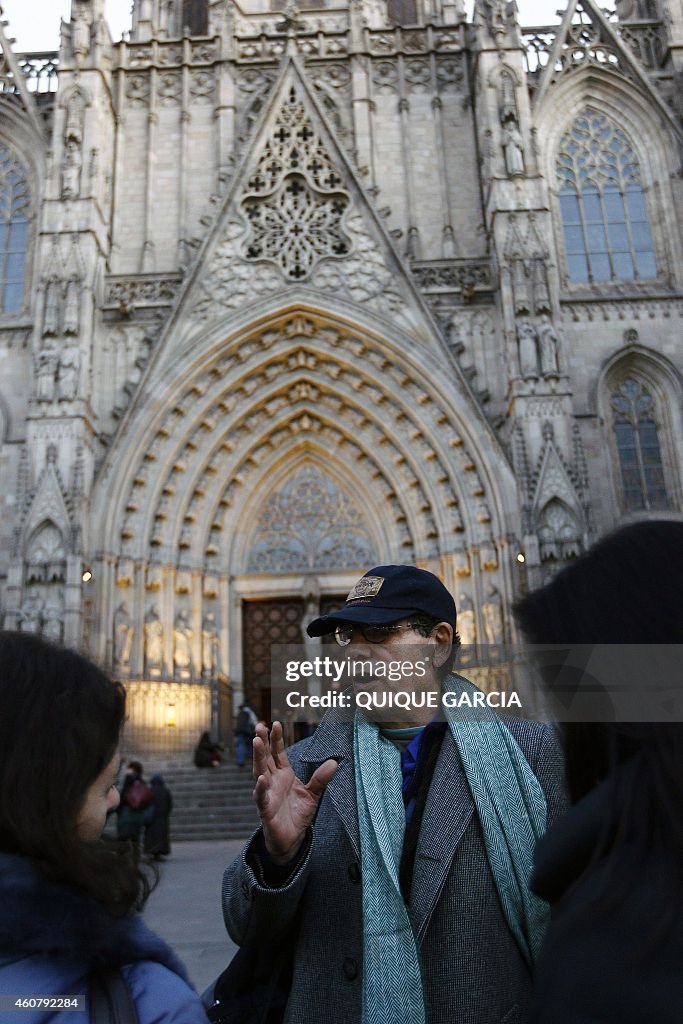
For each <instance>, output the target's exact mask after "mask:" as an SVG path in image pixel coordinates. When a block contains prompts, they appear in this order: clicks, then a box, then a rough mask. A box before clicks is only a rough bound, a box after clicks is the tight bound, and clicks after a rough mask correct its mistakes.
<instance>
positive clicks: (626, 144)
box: [557, 108, 657, 284]
mask: <svg viewBox="0 0 683 1024" xmlns="http://www.w3.org/2000/svg"><path fill="white" fill-rule="evenodd" d="M557 176H558V182H559V198H560V214H561V217H562V226H563V229H564V243H565V252H566V258H567V268H568V271H569V280H570V281H573V282H576V283H590V284H592V283H594V282H599V281H633V280H649V279H652V278H654V277H656V276H657V265H656V262H655V254H654V248H653V244H652V233H651V231H650V221H649V217H648V212H647V206H646V203H645V195H644V193H643V186H642V180H641V173H640V165H639V163H638V158H637V157H636V154H635V152H634V150H633V146H632V145H631V142H630V140H629V138H628V136H627V135H626V133H625V132H624V131H622V129H621V128H619V127H617V125H615V124H614V123H613V122H612V121H611V120H610V119H609V118H608V117H606V116H605V115H604V114H601V113H599V112H598V111H595V110H591V109H590V108H587V109H586V110H585V111H584V112H583V113H582V114H580V115H579V117H577V118H576V120H575V121H574V124H573V125H572V127H571V129H570V130H569V131H568V132H567V133H566V134H565V135H564V136H563V137H562V141H561V142H560V150H559V155H558V159H557Z"/></svg>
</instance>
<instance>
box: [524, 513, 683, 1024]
mask: <svg viewBox="0 0 683 1024" xmlns="http://www.w3.org/2000/svg"><path fill="white" fill-rule="evenodd" d="M515 611H516V614H517V619H518V622H519V624H520V626H521V628H522V630H523V632H524V633H525V635H526V637H527V639H528V640H530V641H531V642H532V643H534V644H557V645H561V646H563V647H564V648H565V651H564V654H565V655H566V648H567V646H570V645H579V644H591V645H592V644H601V645H602V644H604V645H615V646H614V648H600V651H601V653H603V654H606V655H609V660H606V659H605V658H603V659H602V664H603V665H608V666H611V668H608V670H607V675H608V676H609V678H607V677H606V676H605V673H604V672H603V673H601V674H600V675H601V679H600V680H598V683H599V682H600V681H602V682H604V683H606V686H605V689H604V693H603V697H610V696H611V697H614V698H615V699H617V700H624V699H625V698H627V699H628V700H629V701H630V706H631V708H635V707H638V704H637V703H635V702H636V701H638V700H640V701H641V703H640V707H641V708H642V709H643V717H645V716H646V715H647V717H656V716H655V715H653V714H652V709H653V708H656V707H658V706H660V705H659V704H658V703H657V702H658V701H659V700H660V699H662V698H664V699H666V697H667V696H671V695H672V694H674V693H675V691H676V689H677V688H679V687H680V685H681V680H682V676H683V673H682V672H681V660H680V655H679V654H678V651H679V648H676V647H674V646H672V645H678V644H683V615H682V611H683V522H673V521H652V522H640V523H636V524H633V525H631V526H628V527H624V528H623V529H621V530H618V531H617V532H615V533H613V534H611V535H610V536H608V537H606V538H604V539H603V540H601V541H599V542H598V543H597V544H596V545H595V546H594V547H593V548H592V549H591V550H590V551H589V552H588V553H587V554H586V555H584V556H583V557H582V558H580V559H578V560H577V561H576V562H575V563H573V564H572V565H571V566H569V567H567V568H566V569H565V570H564V571H562V572H560V573H559V574H558V575H557V576H556V577H555V578H554V579H553V580H552V581H551V582H550V583H549V584H548V585H547V586H545V587H543V588H542V589H541V590H539V591H536V592H535V593H532V594H530V595H529V596H528V597H526V598H524V600H522V601H521V602H520V603H519V604H518V606H517V608H516V609H515ZM623 645H638V646H623ZM643 645H658V646H657V647H655V646H649V647H647V646H643ZM565 678H566V677H565ZM575 683H576V687H577V694H579V695H580V694H581V691H582V683H581V680H578V681H576V680H575ZM595 683H596V680H595V678H592V679H591V680H590V685H591V688H593V689H594V688H595ZM548 685H549V689H550V690H551V696H552V685H551V684H548ZM587 689H588V687H587V686H586V685H585V680H584V684H583V690H587ZM666 690H668V691H669V692H668V695H667V694H666V693H665V692H664V691H666ZM648 702H649V703H648ZM603 706H605V705H604V704H603ZM620 706H622V705H619V704H617V705H616V710H615V714H614V715H613V716H612V717H613V718H618V717H619V707H620ZM667 706H668V707H671V706H672V705H667V704H664V708H666V707H667ZM630 717H635V716H634V715H631V716H630ZM661 717H664V711H662V713H661ZM669 717H670V718H672V719H674V720H669V721H659V722H657V721H646V722H637V721H614V720H610V716H609V715H605V716H603V718H602V720H599V719H598V715H595V719H596V720H594V721H583V722H566V723H565V724H564V725H563V726H562V731H563V738H564V747H565V752H566V763H567V776H568V783H569V791H570V795H571V799H572V803H573V807H572V808H571V810H570V811H569V812H568V814H567V815H566V816H565V817H564V818H563V819H561V820H560V821H559V822H558V823H557V824H556V825H555V826H554V828H552V829H551V830H550V832H549V833H548V834H547V835H546V836H545V837H544V838H543V839H542V840H541V841H540V843H539V844H538V846H537V850H536V867H535V872H534V876H533V879H532V888H534V889H535V891H536V892H537V893H538V894H539V895H541V896H543V897H544V898H546V899H547V900H548V901H549V902H550V903H551V905H552V917H551V924H550V927H549V930H548V933H547V936H546V940H545V943H544V946H543V949H542V951H541V956H540V959H539V962H538V964H537V968H536V980H535V997H534V1003H533V1010H532V1014H531V1021H532V1022H533V1024H588V1022H595V1024H598V1022H599V1024H611V1022H614V1024H644V1022H645V1021H647V1024H669V1022H670V1024H674V1022H675V1024H680V1022H681V1021H682V1020H683V968H682V967H681V965H682V964H683V920H682V918H681V915H680V912H679V908H680V905H681V899H683V725H681V723H680V721H675V717H676V716H675V715H673V716H671V715H670V716H669Z"/></svg>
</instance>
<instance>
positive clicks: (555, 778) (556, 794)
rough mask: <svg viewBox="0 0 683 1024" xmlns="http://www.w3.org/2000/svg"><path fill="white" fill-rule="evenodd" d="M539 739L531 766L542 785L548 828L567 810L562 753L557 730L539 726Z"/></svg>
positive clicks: (567, 801)
mask: <svg viewBox="0 0 683 1024" xmlns="http://www.w3.org/2000/svg"><path fill="white" fill-rule="evenodd" d="M539 728H540V730H541V732H540V739H539V743H538V746H537V748H536V753H535V757H534V759H533V761H532V765H531V767H532V768H533V770H534V774H535V775H536V778H537V779H538V781H539V782H540V783H541V786H542V787H543V792H544V793H545V798H546V803H547V805H548V828H550V826H551V825H553V824H554V823H555V822H556V821H557V819H558V818H561V817H562V815H563V814H565V813H566V812H567V811H568V810H569V795H568V792H567V780H566V773H565V763H564V754H563V752H562V745H561V743H560V736H559V733H558V730H557V729H556V728H555V727H554V726H550V725H541V726H539Z"/></svg>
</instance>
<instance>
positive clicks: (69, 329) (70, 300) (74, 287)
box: [64, 278, 81, 335]
mask: <svg viewBox="0 0 683 1024" xmlns="http://www.w3.org/2000/svg"><path fill="white" fill-rule="evenodd" d="M80 324H81V296H80V285H79V282H78V281H77V280H76V279H75V278H72V279H71V280H70V281H69V283H68V284H67V286H66V299H65V301H64V333H65V334H71V335H74V334H78V331H79V328H80Z"/></svg>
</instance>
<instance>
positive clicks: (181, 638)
mask: <svg viewBox="0 0 683 1024" xmlns="http://www.w3.org/2000/svg"><path fill="white" fill-rule="evenodd" d="M173 664H174V665H175V669H176V675H179V676H181V677H182V678H184V679H188V678H189V676H190V674H191V673H190V665H191V664H192V628H191V627H190V623H189V622H188V619H187V612H186V611H185V609H182V610H181V611H179V612H178V614H177V615H176V620H175V623H174V626H173Z"/></svg>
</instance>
